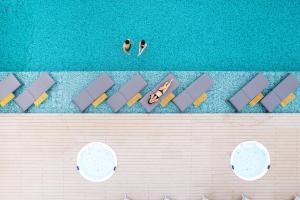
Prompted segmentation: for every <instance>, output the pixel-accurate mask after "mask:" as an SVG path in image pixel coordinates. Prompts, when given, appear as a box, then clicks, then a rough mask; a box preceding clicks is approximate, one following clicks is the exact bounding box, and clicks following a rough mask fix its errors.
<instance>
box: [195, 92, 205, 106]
mask: <svg viewBox="0 0 300 200" xmlns="http://www.w3.org/2000/svg"><path fill="white" fill-rule="evenodd" d="M207 97H208V95H207V94H206V93H203V94H201V95H200V97H198V99H196V100H195V101H194V103H193V104H194V106H196V107H197V106H200V104H202V103H203V102H204V101H205V100H206V99H207Z"/></svg>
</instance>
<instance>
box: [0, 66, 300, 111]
mask: <svg viewBox="0 0 300 200" xmlns="http://www.w3.org/2000/svg"><path fill="white" fill-rule="evenodd" d="M100 73H102V72H101V71H90V72H80V71H79V72H52V73H51V76H52V77H53V79H55V80H56V84H55V85H54V86H53V87H52V88H51V90H50V91H49V92H48V94H49V98H48V99H47V100H46V101H45V102H44V103H43V104H42V105H41V106H40V107H38V108H36V107H34V106H33V107H31V108H30V109H29V111H28V112H30V113H79V109H78V108H77V107H76V106H75V105H74V104H73V103H72V98H73V97H74V96H76V95H78V94H79V92H80V91H81V90H82V89H83V88H85V87H86V86H87V85H88V83H90V82H91V81H92V80H94V79H96V78H97V77H98V76H99V74H100ZM107 73H108V74H109V76H110V77H111V78H112V79H113V80H115V85H114V86H113V88H112V89H111V90H109V91H108V93H107V94H108V96H112V95H113V94H114V93H115V92H117V91H118V90H119V88H120V87H121V86H122V85H123V84H124V83H126V82H127V81H128V80H129V79H130V78H131V77H132V75H133V74H135V73H140V74H141V75H142V76H143V77H144V79H145V80H146V81H147V83H148V85H147V87H146V88H145V89H144V90H143V91H142V92H141V93H142V95H144V94H146V93H147V92H148V91H149V90H150V89H153V87H154V86H155V85H156V84H157V82H158V81H160V80H161V79H162V78H163V77H165V76H166V75H167V74H168V73H169V72H165V71H139V72H138V71H131V72H127V71H126V72H125V71H108V72H107ZM173 73H174V75H175V76H176V77H177V79H178V81H179V82H180V83H181V84H180V86H179V87H178V89H177V90H176V91H175V92H174V94H175V95H177V94H179V93H180V92H181V91H182V90H183V89H185V88H186V87H187V86H188V85H189V84H190V83H191V82H192V81H193V80H195V79H196V78H197V77H198V76H199V75H201V74H202V73H203V72H198V71H175V72H173ZM207 73H208V74H209V76H210V77H211V78H212V79H213V81H214V86H213V88H212V90H211V91H209V92H208V99H207V100H206V101H205V102H204V103H203V104H202V105H201V106H200V107H198V108H196V107H193V106H190V107H189V108H188V109H187V110H186V112H187V113H232V112H234V109H233V108H232V106H231V105H230V104H228V103H226V102H225V100H226V99H228V98H230V97H231V96H232V95H233V94H235V93H236V92H237V91H238V90H240V89H241V88H242V87H243V86H244V85H245V83H247V82H248V81H250V80H251V79H252V78H253V77H254V76H255V74H256V73H257V72H231V71H228V72H207ZM294 73H295V75H296V76H297V78H298V79H299V80H300V72H294ZM8 74H9V72H0V80H2V79H4V77H5V76H7V75H8ZM264 74H265V76H266V78H267V79H268V80H269V82H270V84H269V87H268V88H267V90H266V91H264V94H266V93H268V92H269V91H270V90H271V89H272V88H274V86H276V85H277V84H278V83H279V82H280V81H281V80H282V79H283V78H285V77H286V73H285V72H265V73H264ZM15 75H16V76H17V77H18V79H19V80H20V81H21V82H22V83H23V85H22V87H21V88H20V89H18V90H17V92H16V96H17V95H18V94H20V93H21V92H22V91H24V89H26V88H28V86H30V85H31V83H32V82H33V81H34V80H36V79H37V77H38V76H39V72H16V73H15ZM295 94H296V96H297V98H296V99H295V100H294V101H292V102H291V103H290V104H288V105H287V106H286V107H285V108H282V107H278V109H277V110H276V111H275V112H277V113H287V112H288V113H300V106H299V105H300V98H299V97H300V89H298V90H297V91H296V92H295ZM18 112H21V110H20V108H19V107H18V106H17V105H16V104H15V103H14V102H13V101H11V102H10V103H9V104H8V105H7V106H5V107H0V113H18ZM86 112H87V113H110V112H112V110H111V109H110V107H109V105H108V104H107V103H106V102H104V103H103V104H101V105H100V106H98V107H97V108H94V107H93V106H90V107H89V108H88V109H87V111H86ZM120 112H121V113H145V110H144V109H143V108H142V106H141V105H140V103H136V104H134V105H133V106H132V107H127V106H124V107H123V108H122V109H121V110H120ZM153 112H154V113H177V112H180V111H179V110H178V108H177V107H176V106H175V104H173V103H172V102H171V103H170V104H169V105H168V106H166V107H160V106H157V107H156V108H155V109H154V110H153ZM243 112H244V113H260V112H265V109H264V108H263V107H262V106H261V105H260V104H258V105H257V106H255V107H254V108H251V107H250V106H248V107H245V109H244V110H243Z"/></svg>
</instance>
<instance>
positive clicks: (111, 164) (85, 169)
mask: <svg viewBox="0 0 300 200" xmlns="http://www.w3.org/2000/svg"><path fill="white" fill-rule="evenodd" d="M116 167H117V156H116V154H115V152H114V151H113V149H112V148H111V147H110V146H108V145H106V144H103V143H100V142H92V143H89V144H87V145H85V146H84V147H82V149H81V150H80V152H79V153H78V156H77V169H78V171H79V172H80V174H81V175H82V176H83V177H84V178H85V179H87V180H89V181H92V182H103V181H105V180H107V179H109V178H110V177H111V176H112V175H113V174H114V173H115V170H116Z"/></svg>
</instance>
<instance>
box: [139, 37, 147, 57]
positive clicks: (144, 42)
mask: <svg viewBox="0 0 300 200" xmlns="http://www.w3.org/2000/svg"><path fill="white" fill-rule="evenodd" d="M146 48H147V43H146V41H145V40H141V41H140V44H139V53H138V56H140V55H141V54H142V53H143V52H144V50H145V49H146Z"/></svg>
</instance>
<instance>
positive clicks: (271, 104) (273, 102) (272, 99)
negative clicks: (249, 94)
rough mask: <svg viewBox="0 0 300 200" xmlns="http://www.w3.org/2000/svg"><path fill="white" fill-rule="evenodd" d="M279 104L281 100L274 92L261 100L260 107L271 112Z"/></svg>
mask: <svg viewBox="0 0 300 200" xmlns="http://www.w3.org/2000/svg"><path fill="white" fill-rule="evenodd" d="M280 102H281V100H280V99H279V97H278V96H277V95H276V94H275V92H274V91H272V92H270V93H269V94H268V95H267V96H265V98H263V99H262V100H261V103H262V105H263V106H264V107H265V108H266V109H267V111H268V112H273V111H274V110H275V109H276V107H277V106H278V105H279V104H280Z"/></svg>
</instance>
